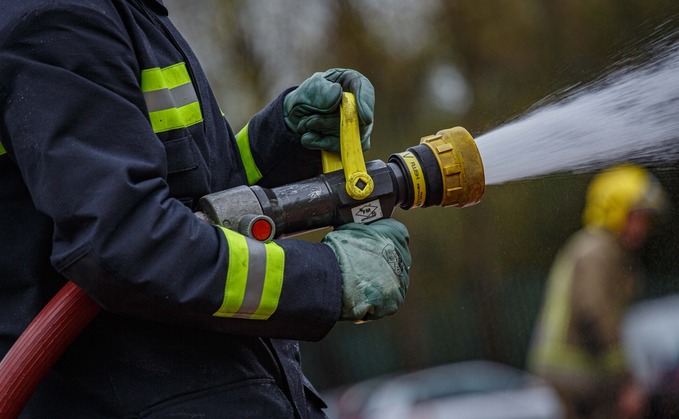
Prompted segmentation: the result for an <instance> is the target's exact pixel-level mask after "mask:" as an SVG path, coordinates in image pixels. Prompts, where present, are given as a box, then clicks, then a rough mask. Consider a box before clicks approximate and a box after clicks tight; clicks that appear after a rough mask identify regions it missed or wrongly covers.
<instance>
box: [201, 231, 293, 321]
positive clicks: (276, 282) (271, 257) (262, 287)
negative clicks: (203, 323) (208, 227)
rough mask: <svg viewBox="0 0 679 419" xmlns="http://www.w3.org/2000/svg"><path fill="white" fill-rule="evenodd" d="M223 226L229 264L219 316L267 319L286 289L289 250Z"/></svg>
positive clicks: (217, 312) (217, 314)
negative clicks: (284, 283)
mask: <svg viewBox="0 0 679 419" xmlns="http://www.w3.org/2000/svg"><path fill="white" fill-rule="evenodd" d="M220 228H222V231H223V232H224V236H225V237H226V241H227V243H228V246H229V266H228V268H227V274H226V284H225V286H224V298H223V300H222V305H221V307H220V308H219V309H218V310H217V311H216V312H215V313H214V314H213V316H217V317H234V318H242V319H254V320H266V319H268V318H269V317H270V316H271V315H272V314H273V313H274V312H275V311H276V309H277V308H278V301H279V299H280V296H281V292H282V290H283V273H284V267H285V252H284V251H283V249H282V248H281V247H280V246H278V245H277V244H276V243H274V242H269V243H262V242H259V241H257V240H254V239H251V238H249V237H245V236H243V235H241V234H238V233H236V232H233V231H231V230H228V229H226V228H223V227H220Z"/></svg>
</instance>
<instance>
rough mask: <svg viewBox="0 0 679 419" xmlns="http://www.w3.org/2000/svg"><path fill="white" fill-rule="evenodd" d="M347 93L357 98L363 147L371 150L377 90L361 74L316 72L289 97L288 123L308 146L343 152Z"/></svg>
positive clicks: (285, 102) (287, 107)
mask: <svg viewBox="0 0 679 419" xmlns="http://www.w3.org/2000/svg"><path fill="white" fill-rule="evenodd" d="M343 91H346V92H352V93H353V94H354V96H355V97H356V107H357V109H358V120H359V131H360V134H361V147H362V148H363V150H364V151H365V150H368V149H369V148H370V133H371V132H372V127H373V115H374V109H375V89H374V88H373V85H372V83H370V80H368V79H367V78H366V77H365V76H363V75H362V74H361V73H359V72H357V71H355V70H347V69H338V68H336V69H331V70H327V71H326V72H324V73H315V74H314V75H313V76H311V77H310V78H308V79H307V80H305V81H304V82H303V83H302V84H301V85H300V86H299V87H297V88H296V89H295V90H293V91H291V92H290V93H288V94H287V95H286V96H285V99H284V101H283V108H284V109H283V112H284V115H285V124H286V125H287V126H288V128H290V129H291V130H292V131H293V132H295V133H296V134H297V135H299V136H300V139H301V143H302V145H303V146H304V147H306V148H310V149H314V150H327V151H333V152H339V141H340V140H339V137H340V113H339V104H340V101H341V99H342V92H343Z"/></svg>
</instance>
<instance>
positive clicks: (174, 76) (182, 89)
mask: <svg viewBox="0 0 679 419" xmlns="http://www.w3.org/2000/svg"><path fill="white" fill-rule="evenodd" d="M141 90H142V92H143V93H144V100H145V101H146V107H147V108H148V111H149V119H150V120H151V126H152V127H153V131H154V132H156V133H158V132H165V131H170V130H173V129H177V128H185V127H189V126H191V125H195V124H198V123H200V122H202V121H203V115H202V113H201V110H200V103H199V102H198V95H197V94H196V90H195V88H194V86H193V83H191V77H190V76H189V73H188V71H187V69H186V65H185V64H184V63H177V64H174V65H171V66H169V67H165V68H158V67H156V68H148V69H145V70H142V72H141Z"/></svg>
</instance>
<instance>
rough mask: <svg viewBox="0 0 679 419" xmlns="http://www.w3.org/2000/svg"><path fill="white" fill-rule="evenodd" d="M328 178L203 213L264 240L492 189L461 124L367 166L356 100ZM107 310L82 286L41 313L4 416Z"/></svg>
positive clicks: (67, 289)
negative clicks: (97, 317) (102, 312)
mask: <svg viewBox="0 0 679 419" xmlns="http://www.w3.org/2000/svg"><path fill="white" fill-rule="evenodd" d="M322 158H323V171H324V173H323V174H322V175H320V176H317V177H315V178H312V179H306V180H302V181H299V182H295V183H291V184H288V185H283V186H279V187H275V188H271V189H269V188H263V187H260V186H257V185H253V186H239V187H235V188H232V189H228V190H225V191H220V192H216V193H213V194H210V195H207V196H204V197H203V198H201V199H200V201H199V203H198V207H199V211H198V212H196V216H198V217H199V218H202V219H204V220H206V221H208V222H210V223H213V224H218V225H221V226H224V227H226V228H229V229H232V230H234V231H238V232H240V233H242V234H244V235H247V236H249V237H252V238H255V239H257V240H260V241H268V240H272V239H273V238H278V237H285V236H291V235H294V234H299V233H301V232H305V231H310V230H316V229H320V228H324V227H333V226H339V225H342V224H346V223H350V222H359V223H370V222H372V221H376V220H378V219H380V218H387V217H390V216H391V214H392V212H393V210H394V209H395V208H396V207H397V206H400V207H401V208H402V209H404V210H408V209H411V208H424V207H429V206H443V207H450V206H453V207H459V208H461V207H466V206H469V205H474V204H476V203H478V202H479V201H480V200H481V198H482V196H483V194H484V191H485V178H484V171H483V164H482V162H481V156H480V154H479V151H478V149H477V147H476V144H475V142H474V140H473V138H472V137H471V135H470V134H469V133H468V132H467V131H466V130H465V129H464V128H461V127H455V128H451V129H447V130H443V131H440V132H438V133H437V134H435V135H430V136H427V137H424V138H422V139H421V140H420V144H419V145H416V146H414V147H410V148H408V149H406V151H404V152H401V153H396V154H392V155H391V156H390V157H389V159H388V161H387V162H386V163H385V162H383V161H381V160H373V161H370V162H367V163H366V162H365V161H364V160H363V152H362V150H361V146H360V138H359V132H358V119H357V113H356V104H355V99H354V97H353V95H351V94H350V93H345V94H344V97H343V99H342V104H341V106H340V155H336V154H334V153H326V152H323V156H322ZM99 311H100V308H99V306H97V305H96V304H95V303H94V301H92V300H91V299H90V298H89V296H87V294H86V293H85V292H84V291H83V290H82V289H81V288H79V287H78V286H77V285H76V284H74V283H73V282H70V281H69V282H67V284H66V285H65V286H64V287H63V288H62V289H61V290H60V291H59V292H58V293H57V294H56V295H55V296H54V297H53V298H52V300H51V301H50V302H49V303H48V304H47V305H46V306H45V307H44V308H43V309H42V310H41V311H40V313H39V314H38V315H37V316H36V318H35V319H34V320H33V321H32V322H31V323H30V324H29V326H28V327H27V328H26V330H25V331H24V332H23V333H22V334H21V336H20V337H19V338H18V340H17V341H16V342H15V344H14V345H13V346H12V348H11V349H10V350H9V352H8V353H7V354H6V355H5V357H4V358H3V359H2V361H1V362H0V419H5V418H15V417H17V416H19V414H20V413H21V411H22V410H23V407H24V406H25V404H26V402H27V401H28V399H29V398H30V396H31V394H32V393H33V391H34V390H35V388H36V387H37V386H38V384H39V383H40V382H41V381H42V379H43V378H44V377H45V375H46V374H47V373H48V372H49V370H50V368H51V367H52V366H53V365H54V363H55V362H56V361H57V360H58V359H59V357H60V356H61V355H62V354H63V352H64V351H65V350H66V348H67V347H68V346H69V345H70V344H71V342H73V340H74V339H75V338H76V337H77V336H78V335H79V334H80V332H81V331H82V330H83V329H84V328H85V327H86V326H87V325H88V324H89V323H90V322H91V321H92V319H94V317H96V315H97V313H99Z"/></svg>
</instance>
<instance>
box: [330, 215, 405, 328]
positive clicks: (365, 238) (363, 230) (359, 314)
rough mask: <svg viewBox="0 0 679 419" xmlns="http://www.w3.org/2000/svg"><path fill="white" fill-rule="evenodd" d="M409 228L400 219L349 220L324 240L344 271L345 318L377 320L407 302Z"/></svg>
mask: <svg viewBox="0 0 679 419" xmlns="http://www.w3.org/2000/svg"><path fill="white" fill-rule="evenodd" d="M408 240H409V237H408V230H406V227H405V226H404V225H403V224H401V223H399V222H398V221H396V220H392V219H382V220H378V221H376V222H374V223H372V224H356V223H351V224H345V225H343V226H340V227H338V228H337V229H335V230H334V231H332V232H330V233H328V234H327V235H326V236H325V238H323V243H325V244H327V245H328V246H330V248H331V249H332V250H333V251H334V252H335V255H336V256H337V260H338V261H339V266H340V270H341V271H342V315H341V319H342V320H376V319H379V318H381V317H384V316H387V315H390V314H394V313H395V312H397V311H398V309H399V308H400V307H401V304H403V300H404V299H405V296H406V291H407V290H408V284H409V282H410V279H409V277H408V269H409V268H410V261H411V259H410V252H409V251H408Z"/></svg>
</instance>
